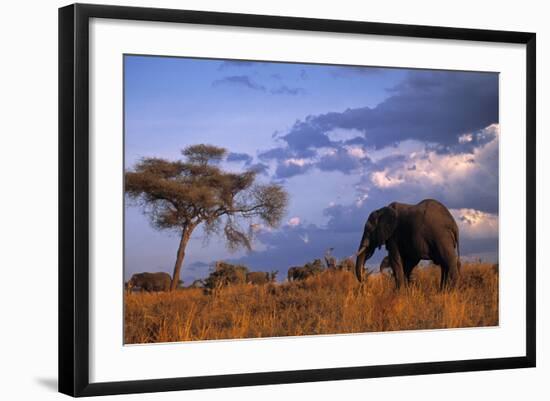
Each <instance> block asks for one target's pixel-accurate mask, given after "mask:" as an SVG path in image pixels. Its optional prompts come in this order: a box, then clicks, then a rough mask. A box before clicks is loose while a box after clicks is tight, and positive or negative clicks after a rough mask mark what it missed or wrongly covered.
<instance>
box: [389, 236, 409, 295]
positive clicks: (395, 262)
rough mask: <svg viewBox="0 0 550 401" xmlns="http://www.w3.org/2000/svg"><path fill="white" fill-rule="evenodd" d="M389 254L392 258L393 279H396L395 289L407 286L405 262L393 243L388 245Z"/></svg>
mask: <svg viewBox="0 0 550 401" xmlns="http://www.w3.org/2000/svg"><path fill="white" fill-rule="evenodd" d="M387 245H388V254H389V258H390V266H391V269H392V271H393V277H394V279H395V287H396V288H397V289H399V288H401V287H403V286H404V285H405V272H404V271H403V260H402V258H401V254H400V253H399V249H398V248H397V246H396V245H395V244H394V243H393V242H392V243H388V244H387Z"/></svg>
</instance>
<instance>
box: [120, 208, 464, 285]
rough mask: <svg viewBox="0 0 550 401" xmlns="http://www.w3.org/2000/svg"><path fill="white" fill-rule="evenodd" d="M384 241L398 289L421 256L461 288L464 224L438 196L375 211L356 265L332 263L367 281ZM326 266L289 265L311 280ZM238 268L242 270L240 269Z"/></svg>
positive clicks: (385, 265) (149, 281)
mask: <svg viewBox="0 0 550 401" xmlns="http://www.w3.org/2000/svg"><path fill="white" fill-rule="evenodd" d="M383 245H384V246H385V248H386V250H387V251H388V255H387V256H386V257H384V259H383V260H382V262H381V264H380V272H383V271H384V270H385V269H389V270H391V272H392V273H393V277H394V280H395V285H396V287H397V288H400V287H401V286H403V285H407V284H408V283H409V282H410V279H411V273H412V271H413V269H414V268H415V267H416V266H417V265H418V263H419V262H420V260H431V261H432V262H433V263H434V264H436V265H439V266H440V268H441V282H440V288H441V289H442V290H443V289H445V288H453V287H454V286H456V283H457V280H458V277H459V272H460V250H459V232H458V226H457V224H456V222H455V220H454V218H453V216H452V215H451V213H450V212H449V210H448V209H447V208H446V207H445V206H444V205H443V204H441V203H440V202H438V201H436V200H433V199H426V200H423V201H422V202H420V203H418V204H416V205H408V204H404V203H398V202H393V203H391V204H389V205H388V206H385V207H383V208H380V209H378V210H375V211H373V212H372V213H371V214H370V215H369V217H368V219H367V221H366V223H365V227H364V230H363V236H362V238H361V241H360V243H359V250H358V251H357V253H356V254H355V257H356V261H355V266H353V262H352V261H351V260H350V259H344V260H343V261H342V262H341V263H340V264H337V263H336V260H335V259H334V258H332V257H331V256H330V255H325V261H326V265H327V266H326V267H327V268H328V269H338V270H355V275H356V277H357V279H358V281H359V282H362V281H364V279H365V277H366V276H368V274H366V272H365V270H364V265H365V262H366V261H367V260H368V259H369V258H370V257H372V255H373V254H374V251H375V250H376V249H377V248H378V249H380V248H381V247H382V246H383ZM245 269H246V268H245ZM323 270H324V266H322V262H321V261H320V260H319V259H316V260H315V261H314V262H313V263H308V264H306V265H304V266H294V267H291V268H289V269H288V273H287V280H288V281H289V282H290V281H296V280H305V279H307V278H309V277H312V276H314V275H316V274H318V273H320V272H322V271H323ZM236 272H237V273H239V270H238V269H237V270H236ZM215 273H219V271H217V272H215ZM240 273H242V274H237V275H236V276H237V277H240V278H239V280H238V281H239V282H243V281H244V282H245V283H247V284H254V285H264V284H268V283H272V282H275V280H276V274H277V272H272V273H267V272H260V271H254V272H248V271H242V272H240ZM171 281H172V279H171V277H170V275H169V274H167V273H162V272H159V273H138V274H134V275H133V276H132V277H131V278H130V280H129V281H128V282H127V284H126V287H127V289H129V290H131V289H134V288H139V289H141V290H143V291H168V290H169V289H170V284H171ZM207 281H208V279H207ZM201 284H204V282H203V281H202V280H196V281H195V282H194V283H193V285H192V286H197V287H198V286H200V285H201Z"/></svg>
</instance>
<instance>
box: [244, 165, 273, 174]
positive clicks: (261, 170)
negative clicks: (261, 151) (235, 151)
mask: <svg viewBox="0 0 550 401" xmlns="http://www.w3.org/2000/svg"><path fill="white" fill-rule="evenodd" d="M248 169H249V170H252V171H255V172H256V173H258V174H262V175H269V166H268V165H267V164H264V163H255V164H250V165H249V166H248Z"/></svg>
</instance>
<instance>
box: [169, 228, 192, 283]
mask: <svg viewBox="0 0 550 401" xmlns="http://www.w3.org/2000/svg"><path fill="white" fill-rule="evenodd" d="M191 231H192V229H191V228H188V227H185V228H184V229H183V230H182V232H181V239H180V245H179V247H178V253H177V256H176V264H175V265H174V273H173V274H172V283H171V284H170V291H174V290H175V289H176V288H177V287H178V284H179V280H180V272H181V267H182V266H183V259H184V258H185V248H186V247H187V242H188V241H189V238H190V237H191Z"/></svg>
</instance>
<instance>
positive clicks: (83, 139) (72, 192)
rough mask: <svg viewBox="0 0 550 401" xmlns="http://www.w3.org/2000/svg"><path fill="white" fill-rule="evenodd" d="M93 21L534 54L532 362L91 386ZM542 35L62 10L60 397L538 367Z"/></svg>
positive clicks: (530, 77)
mask: <svg viewBox="0 0 550 401" xmlns="http://www.w3.org/2000/svg"><path fill="white" fill-rule="evenodd" d="M91 18H107V19H120V20H141V21H159V22H174V23H188V24H189V23H191V24H205V25H219V26H239V27H251V28H275V29H285V30H305V31H323V32H338V33H353V34H369V35H385V36H401V37H415V38H432V39H433V38H437V39H449V40H468V41H484V42H499V43H516V44H524V45H525V46H526V60H525V61H526V68H527V70H526V71H527V82H526V88H527V90H526V94H525V95H526V104H527V110H526V113H527V114H526V120H527V125H526V134H527V135H526V138H525V140H526V146H527V147H526V149H527V177H526V178H527V181H526V183H527V194H526V196H527V198H526V201H527V210H526V216H527V219H526V234H527V241H526V251H527V252H526V254H527V258H526V267H527V268H526V289H525V290H526V308H527V310H526V317H527V324H526V327H525V333H526V340H527V341H526V354H525V355H524V356H520V357H507V358H494V359H475V360H456V361H444V362H428V363H407V364H398V365H382V366H354V367H346V368H330V369H313V370H297V371H283V372H261V373H247V374H230V375H219V376H197V377H182V378H166V379H154V380H135V381H122V382H102V383H90V381H89V375H88V373H89V353H88V352H89V335H88V332H89V331H88V329H89V312H88V311H89V291H88V284H89V274H88V273H89V270H88V269H89V266H88V260H89V259H88V256H89V231H88V229H89V222H88V218H89V197H88V196H89V181H88V171H89V165H88V163H89V142H88V139H89V137H88V136H89V133H88V123H89V117H88V110H89V104H88V95H89V82H88V61H89V55H88V51H89V36H88V35H89V32H88V30H89V21H90V19H91ZM535 65H536V35H535V33H527V32H509V31H494V30H479V29H463V28H447V27H435V26H417V25H401V24H387V23H372V22H359V21H339V20H327V19H311V18H296V17H280V16H266V15H246V14H233V13H221V12H203V11H186V10H171V9H155V8H138V7H120V6H105V5H87V4H74V5H69V6H67V7H63V8H60V9H59V391H60V392H62V393H65V394H68V395H71V396H95V395H107V394H125V393H142V392H159V391H173V390H189V389H205V388H218V387H237V386H253V385H265V384H280V383H294V382H316V381H324V380H346V379H361V378H372V377H385V376H401V375H421V374H433V373H450V372H464V371H481V370H494V369H513V368H527V367H534V366H535V364H536V356H535V355H536V337H535V331H536V330H535V327H536V326H535V325H536V320H535V298H536V294H535V280H536V277H535V275H536V272H535V266H536V260H535V257H536V256H535V255H536V252H535V247H536V245H535V244H536V227H535V222H536V216H535V213H536V204H535V193H536V187H535V185H536V183H535V165H536V159H535V144H536V139H535V130H536V126H535V120H536V114H535V113H536V104H535V102H536V67H535Z"/></svg>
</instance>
